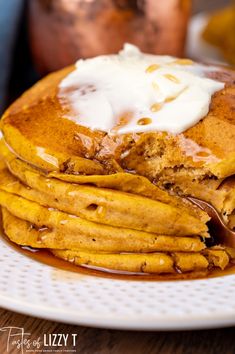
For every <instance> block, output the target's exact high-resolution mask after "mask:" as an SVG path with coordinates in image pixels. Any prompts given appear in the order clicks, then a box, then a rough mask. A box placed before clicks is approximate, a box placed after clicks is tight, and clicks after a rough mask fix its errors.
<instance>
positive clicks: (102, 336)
mask: <svg viewBox="0 0 235 354" xmlns="http://www.w3.org/2000/svg"><path fill="white" fill-rule="evenodd" d="M227 3H229V0H194V12H197V11H200V10H209V9H211V8H213V7H219V6H222V5H223V4H227ZM7 326H9V327H11V326H14V327H23V328H24V330H25V332H30V333H31V338H32V339H36V338H38V337H40V336H43V334H47V335H48V334H50V333H57V334H58V333H64V334H67V333H68V334H69V333H70V334H71V333H74V334H77V335H78V336H77V345H76V349H75V351H74V352H75V353H81V354H109V353H112V354H120V353H121V354H131V353H134V354H161V353H163V354H191V353H193V354H230V353H231V354H234V353H235V328H227V329H216V330H207V331H205V330H204V331H188V332H155V333H154V332H142V333H140V332H129V331H114V330H105V329H93V328H84V327H78V326H70V325H66V324H60V323H57V322H51V321H45V320H40V319H37V318H34V317H29V316H24V315H19V314H16V313H14V312H11V311H6V310H3V309H0V328H2V327H7ZM6 344H7V334H6V333H0V354H5V353H7V352H6ZM41 349H42V347H41ZM45 349H46V348H45ZM47 349H48V348H47ZM56 349H57V350H58V349H59V351H58V352H59V353H62V352H63V349H65V350H69V349H71V350H72V349H73V350H74V347H73V346H72V344H71V345H70V346H66V347H63V346H62V347H58V348H56ZM54 352H55V351H54ZM9 353H12V354H15V353H20V351H19V350H16V349H11V350H10V351H9Z"/></svg>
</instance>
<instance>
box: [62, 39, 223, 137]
mask: <svg viewBox="0 0 235 354" xmlns="http://www.w3.org/2000/svg"><path fill="white" fill-rule="evenodd" d="M215 70H218V69H217V68H213V70H212V68H211V67H208V66H206V65H202V64H197V63H194V62H193V61H191V60H189V59H177V58H175V57H171V56H160V55H150V54H145V53H142V52H141V51H140V50H139V49H138V48H137V47H135V46H134V45H131V44H125V45H124V49H123V50H121V51H120V52H119V54H117V55H103V56H98V57H95V58H91V59H86V60H78V61H77V63H76V69H75V70H74V71H73V72H71V73H70V74H69V75H67V77H65V78H64V79H63V80H62V81H61V83H60V85H59V98H60V99H61V102H62V104H64V105H66V106H67V107H68V108H69V110H68V112H69V113H67V115H66V118H68V119H72V120H73V121H75V122H76V123H78V124H80V125H83V126H86V127H88V128H90V129H92V130H102V131H104V132H107V133H109V134H124V133H139V132H149V131H166V132H169V133H173V134H179V133H182V132H183V131H185V130H186V129H188V128H190V127H192V126H193V125H195V124H196V123H197V122H199V121H200V120H201V119H202V118H203V117H205V116H206V115H207V113H208V111H209V105H210V102H211V96H212V95H213V94H214V93H215V92H216V91H218V90H221V89H223V87H224V83H222V82H219V81H215V80H212V79H209V78H207V77H206V72H207V71H215Z"/></svg>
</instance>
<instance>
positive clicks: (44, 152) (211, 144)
mask: <svg viewBox="0 0 235 354" xmlns="http://www.w3.org/2000/svg"><path fill="white" fill-rule="evenodd" d="M72 70H74V68H73V67H70V68H66V69H64V70H61V71H59V72H56V73H53V74H51V75H49V76H48V77H46V78H45V79H43V80H41V81H40V82H39V83H38V84H36V85H35V86H34V87H33V88H31V89H30V90H29V91H27V92H26V93H25V94H24V95H23V96H22V97H20V98H19V99H18V100H17V101H16V102H15V103H13V104H12V105H11V106H10V108H9V109H8V110H7V111H6V112H5V114H4V116H3V119H2V132H3V139H2V140H1V146H0V154H1V157H2V158H1V165H0V168H1V171H0V173H1V178H0V205H1V206H2V220H3V227H4V230H5V233H6V235H7V236H8V237H9V238H10V240H11V241H13V242H15V243H17V244H19V245H24V246H25V245H27V246H31V247H33V248H46V249H49V250H50V251H51V252H52V253H53V254H54V255H55V256H57V257H60V258H63V259H65V260H68V261H70V262H73V263H74V264H76V265H84V266H89V267H98V268H102V269H103V268H105V269H112V270H118V271H128V272H137V273H139V272H141V273H157V274H177V273H181V274H182V273H187V272H198V271H208V270H210V269H212V268H214V267H219V268H221V269H224V268H226V267H227V266H228V265H229V263H230V261H231V260H232V259H233V258H234V251H233V250H231V249H228V248H225V247H223V246H222V245H214V246H212V247H207V244H209V243H208V242H207V241H208V240H210V233H209V230H208V226H207V222H208V221H209V219H210V218H209V216H208V215H207V214H206V213H205V212H204V211H202V210H201V209H199V208H198V207H197V206H195V205H193V204H191V203H190V202H189V201H188V200H187V199H186V198H185V196H188V195H191V196H196V197H199V198H201V199H203V200H206V201H209V202H210V203H212V204H213V205H214V206H215V207H216V208H217V209H218V210H219V211H220V212H221V213H222V214H223V215H224V218H225V221H226V222H227V223H228V224H229V225H230V226H232V227H234V226H235V216H234V215H235V213H234V209H235V188H234V184H235V182H234V180H233V177H231V176H232V175H233V174H234V173H235V139H234V138H235V125H234V123H235V115H234V105H235V99H234V97H235V86H234V84H233V81H234V78H235V75H234V73H233V72H232V71H228V70H224V71H222V70H221V71H218V72H216V73H213V72H211V73H210V75H211V76H213V75H217V76H220V77H219V78H218V77H217V78H218V79H220V80H222V81H224V82H226V85H225V88H224V90H222V91H220V92H218V93H216V94H215V95H214V96H213V98H212V102H211V107H210V112H209V114H208V115H207V117H205V118H204V119H203V120H202V121H200V122H199V123H198V124H197V125H195V126H194V127H193V128H191V129H189V130H187V131H186V132H185V133H184V134H180V135H171V134H167V133H162V132H152V133H140V134H126V135H122V136H118V135H117V136H110V135H108V134H107V133H104V132H101V131H91V130H90V129H88V128H86V127H84V126H79V125H78V124H75V122H73V121H72V120H68V119H66V118H65V117H66V108H65V107H64V106H63V105H62V104H61V102H60V100H59V98H58V85H59V83H60V82H61V80H62V79H63V78H64V77H65V76H66V75H67V74H68V73H70V72H71V71H72ZM208 75H209V74H208Z"/></svg>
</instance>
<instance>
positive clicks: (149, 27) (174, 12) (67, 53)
mask: <svg viewBox="0 0 235 354" xmlns="http://www.w3.org/2000/svg"><path fill="white" fill-rule="evenodd" d="M231 4H232V1H229V0H192V1H191V0H153V1H150V0H128V1H127V0H113V1H111V0H8V1H5V0H0V42H1V46H0V67H1V75H0V112H2V111H3V110H4V109H5V108H6V107H7V106H8V105H9V104H10V103H11V102H12V101H13V100H15V99H16V98H17V97H18V96H19V95H20V94H21V93H22V92H23V91H25V90H26V89H27V88H28V87H30V86H32V84H33V83H34V82H36V81H37V80H38V79H39V78H40V77H42V76H44V75H45V74H47V73H48V72H50V71H53V70H56V69H59V68H61V67H63V66H65V65H69V64H72V63H73V62H74V61H75V60H76V59H78V58H79V57H89V56H93V55H98V54H102V53H113V52H116V51H117V50H119V49H120V47H121V45H122V43H123V42H125V41H129V42H131V43H135V44H137V45H139V46H140V47H141V49H142V50H144V51H147V52H153V53H160V54H163V53H164V54H165V53H167V54H171V55H176V56H186V55H187V56H193V57H195V58H196V59H199V60H203V59H205V60H207V61H210V59H211V61H213V60H214V61H216V60H217V59H218V62H220V61H222V62H223V61H225V63H226V62H229V63H230V64H232V63H233V58H234V57H233V55H235V54H234V53H235V50H234V52H232V49H233V48H232V49H231V47H232V44H231V41H233V42H234V38H235V28H234V26H235V7H232V6H231ZM228 5H230V8H229V10H228V11H227V10H226V11H227V12H226V13H223V11H224V10H223V11H222V13H221V12H220V10H219V12H218V13H217V14H216V15H215V16H217V17H215V18H213V15H212V13H213V12H214V11H218V9H223V8H224V7H226V6H228ZM218 14H219V15H218ZM211 21H212V24H211V23H210V22H211ZM220 24H222V25H223V28H224V31H225V30H226V31H227V32H229V33H230V32H231V30H230V27H229V26H232V27H233V28H232V39H231V41H230V42H229V41H228V42H229V43H228V44H227V47H226V48H222V49H221V48H219V47H220V46H221V45H222V44H221V43H220V42H223V46H224V41H222V40H221V38H219V36H220V37H221V36H222V37H223V38H224V36H227V35H226V34H224V33H222V34H221V33H218V28H219V27H220ZM218 25H219V26H218ZM222 25H221V26H222ZM206 27H208V28H207V29H206V31H205V28H206ZM227 27H229V29H228V28H227ZM203 31H204V32H205V33H204V34H203V35H202V32H203ZM216 31H217V33H214V32H216ZM220 32H221V31H220ZM186 36H187V37H188V40H187V41H186ZM227 37H229V35H228V36H227ZM185 43H186V49H185ZM234 46H235V44H234ZM199 47H200V48H199ZM215 47H217V49H216V50H217V52H214V49H213V48H215ZM231 52H232V53H231ZM199 54H200V55H199ZM217 56H218V58H217ZM215 59H216V60H215Z"/></svg>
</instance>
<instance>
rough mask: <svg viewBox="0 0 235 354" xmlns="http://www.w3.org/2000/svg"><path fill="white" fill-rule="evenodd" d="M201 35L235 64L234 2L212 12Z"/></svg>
mask: <svg viewBox="0 0 235 354" xmlns="http://www.w3.org/2000/svg"><path fill="white" fill-rule="evenodd" d="M202 37H203V38H204V39H205V40H206V41H207V42H208V43H210V44H212V45H214V46H216V47H218V48H219V49H220V50H221V51H222V53H223V55H224V57H225V59H226V60H228V62H230V63H231V64H233V65H235V3H234V4H233V5H231V6H229V7H226V8H225V9H223V10H219V11H217V12H215V13H213V14H212V16H211V17H210V19H209V21H208V24H207V26H206V28H205V29H204V31H203V33H202Z"/></svg>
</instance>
